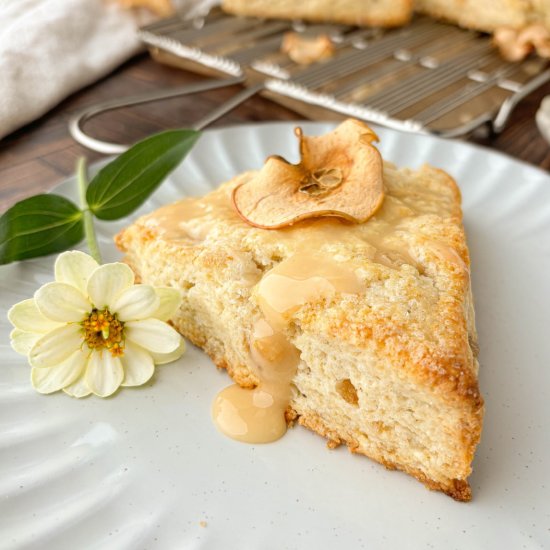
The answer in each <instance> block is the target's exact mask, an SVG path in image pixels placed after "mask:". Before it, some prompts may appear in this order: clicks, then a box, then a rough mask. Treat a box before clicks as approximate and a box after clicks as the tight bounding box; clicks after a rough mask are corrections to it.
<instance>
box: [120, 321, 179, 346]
mask: <svg viewBox="0 0 550 550" xmlns="http://www.w3.org/2000/svg"><path fill="white" fill-rule="evenodd" d="M124 333H125V335H126V338H127V339H128V340H132V342H134V343H135V344H138V345H139V346H141V347H143V348H145V349H146V350H149V351H152V352H154V353H170V352H172V351H174V350H175V349H176V348H177V347H178V346H179V345H180V339H181V336H180V335H179V334H178V333H177V332H176V331H175V330H174V329H173V328H172V327H171V326H170V325H167V324H166V323H164V322H163V321H159V320H158V319H144V320H142V321H128V322H127V323H126V324H125V325H124Z"/></svg>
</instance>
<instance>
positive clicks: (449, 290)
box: [116, 163, 483, 500]
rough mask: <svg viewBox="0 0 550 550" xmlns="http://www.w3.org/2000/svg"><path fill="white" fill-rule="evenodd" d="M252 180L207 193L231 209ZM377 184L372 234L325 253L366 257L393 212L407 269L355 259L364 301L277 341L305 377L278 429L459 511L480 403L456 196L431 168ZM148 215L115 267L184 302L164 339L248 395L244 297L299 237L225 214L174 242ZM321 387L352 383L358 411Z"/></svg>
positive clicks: (333, 310)
mask: <svg viewBox="0 0 550 550" xmlns="http://www.w3.org/2000/svg"><path fill="white" fill-rule="evenodd" d="M249 177H251V174H242V175H241V176H238V177H237V178H235V179H234V180H232V181H231V182H228V183H227V184H224V186H222V187H221V188H220V189H219V190H218V191H215V193H217V194H218V195H217V196H223V194H226V195H228V196H229V195H230V193H231V190H232V189H233V188H234V187H235V186H236V185H239V183H242V182H243V181H246V179H247V178H249ZM384 181H385V188H386V189H385V190H386V199H385V202H384V205H383V207H382V209H381V211H380V212H379V213H377V215H376V216H375V218H374V219H373V221H372V222H371V221H369V222H367V223H366V224H363V225H364V226H365V228H364V231H363V227H358V226H354V229H353V231H354V232H357V234H356V233H353V234H352V237H353V239H351V240H349V239H348V240H347V241H346V242H343V243H341V244H338V243H337V242H334V243H327V244H326V245H324V246H325V249H324V250H325V252H326V253H327V254H338V255H340V256H349V257H350V258H353V259H355V260H356V259H357V258H363V257H364V254H366V251H367V250H368V249H369V248H368V247H369V246H370V245H369V244H368V242H367V241H368V240H369V235H370V233H369V231H370V229H369V227H372V224H376V223H378V222H377V221H376V218H377V216H378V217H379V218H380V220H384V217H385V216H391V215H394V214H395V212H404V214H403V219H402V220H401V221H400V222H399V227H398V229H399V230H398V231H397V232H396V233H395V235H394V237H395V238H396V239H398V240H400V241H402V243H404V244H406V249H407V250H409V251H410V254H411V258H412V259H411V262H412V263H413V264H414V265H407V264H403V265H400V264H399V265H396V266H393V267H392V266H389V267H388V265H382V264H379V263H377V262H376V261H369V260H368V259H366V256H365V260H364V262H363V263H364V269H363V271H364V272H363V275H362V276H363V277H364V278H365V281H366V283H367V284H368V286H367V290H366V292H365V295H361V296H358V295H336V296H334V297H332V298H330V299H327V300H321V301H319V302H316V303H311V304H310V303H308V304H304V305H303V307H301V308H300V309H298V311H297V312H296V313H295V317H294V319H293V323H292V329H291V330H290V332H289V334H288V337H289V339H290V340H291V341H292V342H293V344H294V345H296V347H297V348H298V349H299V350H300V351H301V354H302V359H303V365H302V367H301V368H299V371H298V373H297V375H296V377H295V380H294V383H295V385H296V388H297V394H296V396H295V397H294V398H293V400H292V401H291V405H290V407H291V408H290V409H289V411H288V415H287V416H288V419H289V420H291V421H293V420H297V421H298V422H299V423H300V424H302V425H304V426H306V427H308V428H310V429H312V430H313V431H315V432H317V433H319V434H320V435H322V436H324V437H326V438H328V439H329V440H330V441H332V442H336V443H344V444H346V445H347V446H348V447H349V448H350V449H351V450H352V451H353V452H358V453H362V454H365V455H367V456H369V457H371V458H373V459H374V460H376V461H378V462H380V463H382V464H384V465H385V466H387V467H389V468H397V469H400V470H403V471H405V472H407V473H409V474H410V475H412V476H414V477H416V478H417V479H418V480H420V481H421V482H423V483H424V484H425V485H426V486H427V487H429V488H430V489H437V490H441V491H443V492H445V493H447V494H449V495H450V496H452V497H453V498H455V499H457V500H469V498H470V496H471V492H470V488H469V485H468V482H467V477H468V475H469V474H470V472H471V462H472V459H473V455H474V451H475V448H476V445H477V443H478V441H479V438H480V434H481V426H482V417H483V400H482V398H481V395H480V392H479V388H478V381H477V370H478V364H477V359H476V355H477V336H476V331H475V322H474V314H473V303H472V298H471V289H470V277H469V268H470V259H469V254H468V249H467V246H466V240H465V235H464V229H463V227H462V223H461V218H462V213H461V209H460V192H459V190H458V187H457V185H456V183H455V182H454V181H453V180H452V178H450V177H449V176H448V175H447V174H446V173H444V172H442V171H441V170H437V169H434V168H431V167H429V166H424V167H422V168H421V169H420V170H417V171H413V170H408V169H401V170H398V169H397V168H396V167H395V166H393V165H392V164H391V163H385V166H384ZM159 212H160V211H159ZM159 216H160V214H158V213H153V214H152V215H150V216H146V217H143V218H141V219H139V220H137V222H136V223H134V224H133V225H131V226H130V227H128V228H127V229H125V230H124V231H122V232H121V233H120V234H119V235H118V236H117V237H116V244H117V246H118V247H119V249H120V250H121V251H123V252H125V253H126V259H125V261H127V262H128V264H129V265H130V266H131V267H132V269H133V270H134V271H135V272H136V274H137V275H138V276H139V277H140V279H141V280H142V281H143V282H145V283H152V284H157V285H158V284H162V285H170V286H174V287H176V288H179V289H180V290H182V292H183V294H184V303H183V306H182V308H181V310H180V312H179V313H178V315H177V316H176V318H174V319H173V323H174V325H175V327H176V328H177V329H178V330H179V331H180V332H181V333H182V334H183V335H184V336H186V337H187V338H189V339H190V340H191V341H192V342H193V343H194V344H196V345H198V346H200V347H202V348H203V349H204V350H205V351H206V353H207V354H208V355H209V356H210V357H211V358H212V360H213V361H214V363H215V364H216V365H217V366H218V367H222V368H226V369H227V370H228V372H229V374H230V375H231V377H232V378H233V379H234V380H235V381H236V382H237V383H239V384H241V385H242V386H246V387H252V386H254V385H255V384H256V383H257V378H256V375H255V374H254V368H253V366H252V365H251V363H250V358H249V353H248V348H247V345H248V344H247V334H249V331H250V326H251V323H252V321H253V318H254V316H257V315H258V305H257V304H256V303H255V302H254V297H253V294H252V292H251V288H252V287H253V286H254V284H255V283H256V282H257V281H258V280H259V279H260V278H261V277H262V275H263V273H265V272H266V271H268V270H269V269H270V268H272V267H273V266H274V265H276V264H277V262H279V261H281V260H282V259H284V258H285V257H287V256H288V255H289V254H291V253H292V250H293V246H294V241H295V238H294V235H295V234H294V233H292V232H293V231H294V230H299V231H300V232H301V233H300V234H303V233H302V232H304V231H305V232H307V231H308V227H310V226H308V225H307V224H305V225H303V222H301V223H302V225H300V224H297V226H296V228H292V229H290V230H277V231H275V232H273V231H269V230H262V229H258V228H253V227H250V226H248V225H246V224H245V223H244V222H242V220H240V219H239V218H238V216H236V214H235V217H233V216H232V214H231V213H230V212H229V211H228V213H227V217H224V216H221V217H214V218H209V217H203V218H201V219H200V220H195V221H196V223H191V226H189V227H187V226H186V227H187V228H186V229H185V232H184V233H185V236H184V237H183V238H175V237H174V236H173V235H169V234H167V233H165V232H163V229H162V227H161V226H159V224H158V223H157V221H158V218H159ZM312 223H316V222H312ZM322 223H324V224H329V225H330V224H334V226H335V227H336V226H337V225H338V223H340V222H337V221H333V220H331V221H326V222H322ZM369 223H370V224H371V226H369V225H368V224H369ZM298 226H299V227H298ZM312 227H313V226H312ZM197 231H199V233H200V239H199V240H196V239H195V237H196V232H197ZM187 233H188V234H189V235H191V236H189V235H188V234H187ZM191 237H193V238H191ZM278 237H280V238H278ZM365 243H366V244H365ZM327 379H328V380H332V381H333V382H338V381H341V380H342V379H346V380H348V381H351V382H350V383H352V384H353V385H354V387H355V388H356V390H357V393H358V395H359V403H358V404H357V403H355V404H350V403H347V402H346V401H345V399H342V396H341V395H340V396H339V395H338V393H337V392H336V391H335V390H334V387H333V385H334V384H332V383H331V384H326V383H325V382H327ZM320 388H321V389H320Z"/></svg>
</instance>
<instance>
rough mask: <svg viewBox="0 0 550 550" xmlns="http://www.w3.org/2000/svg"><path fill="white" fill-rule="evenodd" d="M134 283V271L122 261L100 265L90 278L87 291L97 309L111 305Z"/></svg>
mask: <svg viewBox="0 0 550 550" xmlns="http://www.w3.org/2000/svg"><path fill="white" fill-rule="evenodd" d="M133 284H134V273H133V271H132V270H131V269H130V268H129V267H128V266H127V265H126V264H122V263H114V264H105V265H101V266H99V267H98V268H97V269H96V270H94V272H93V273H92V274H91V275H90V278H89V279H88V286H87V293H88V296H89V297H90V300H91V301H92V303H93V304H94V306H95V307H96V308H97V309H104V308H105V307H108V306H110V305H111V304H112V303H113V302H114V300H115V298H116V297H117V296H118V295H119V294H120V293H121V292H122V291H123V290H126V289H127V288H129V287H131V286H132V285H133Z"/></svg>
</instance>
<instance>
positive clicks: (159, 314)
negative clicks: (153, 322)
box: [151, 286, 181, 321]
mask: <svg viewBox="0 0 550 550" xmlns="http://www.w3.org/2000/svg"><path fill="white" fill-rule="evenodd" d="M155 292H156V293H157V296H158V297H159V298H160V305H159V308H158V309H157V311H155V313H153V315H151V317H155V319H160V320H161V321H168V319H172V317H174V315H175V314H176V311H178V308H179V307H180V304H181V293H180V291H179V290H177V289H176V288H170V287H167V286H166V287H155Z"/></svg>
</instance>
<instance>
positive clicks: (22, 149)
mask: <svg viewBox="0 0 550 550" xmlns="http://www.w3.org/2000/svg"><path fill="white" fill-rule="evenodd" d="M202 78H203V77H200V76H198V75H195V74H192V73H189V72H186V71H183V70H180V69H175V68H171V67H167V66H164V65H160V64H158V63H156V62H154V61H153V60H152V59H150V58H149V56H148V55H147V54H142V55H140V56H137V57H136V58H134V59H132V60H131V61H129V62H127V63H126V64H125V65H123V66H122V67H120V68H119V69H118V70H117V71H115V72H114V73H113V74H111V75H109V76H108V77H106V78H104V79H103V80H101V81H99V82H97V83H95V84H94V85H92V86H90V87H88V88H86V89H84V90H82V91H80V92H78V93H76V94H74V95H73V96H71V97H69V98H68V99H66V100H65V101H63V102H62V103H61V104H60V105H58V106H57V107H56V108H55V109H53V110H52V111H51V112H50V113H48V114H47V115H45V116H44V117H42V118H41V119H40V120H38V121H35V122H33V123H31V124H29V125H27V126H25V127H24V128H21V129H20V130H18V131H16V132H14V133H13V134H11V135H10V136H7V137H6V138H4V140H2V141H0V211H3V210H5V209H6V208H8V207H9V206H10V205H11V204H13V203H14V202H16V201H17V200H20V199H22V198H24V197H27V196H29V195H32V194H35V193H38V192H41V191H45V190H48V189H51V188H52V187H53V186H54V185H56V184H57V183H59V182H61V181H62V180H63V179H64V178H66V177H67V176H68V175H71V174H73V173H74V168H75V162H76V159H77V158H78V157H79V156H82V155H84V156H86V157H87V158H88V159H89V161H90V162H91V161H93V160H96V159H98V158H100V157H101V155H99V154H97V153H93V152H91V151H88V150H87V149H84V148H83V147H81V146H79V145H77V144H76V143H75V142H74V141H73V140H72V138H71V137H70V136H69V133H68V131H67V121H68V119H69V117H70V116H71V114H73V113H74V112H75V111H78V110H80V109H82V108H83V107H85V106H88V105H93V104H94V103H97V102H98V101H102V100H105V99H111V98H118V97H124V96H127V95H132V94H137V93H141V92H146V91H151V90H155V89H159V88H161V89H165V88H167V87H173V86H181V85H183V84H187V83H191V82H198V81H200V80H201V79H202ZM236 91H238V88H237V87H234V88H233V89H231V88H226V89H219V90H214V91H210V92H206V93H203V94H200V95H195V96H185V97H180V98H175V99H171V100H165V101H161V102H157V103H149V104H147V105H142V106H137V107H132V108H128V109H123V110H119V111H113V112H111V113H109V114H106V115H103V116H101V117H97V118H96V119H94V120H91V121H90V122H89V123H88V124H87V126H86V129H87V131H89V133H91V134H92V135H94V136H95V137H99V138H102V139H108V140H112V141H119V142H133V141H136V140H138V139H140V138H142V137H145V136H146V135H148V134H151V133H154V132H158V131H161V130H164V129H167V128H174V127H185V126H186V125H189V124H190V123H191V122H192V121H194V120H197V119H198V118H199V117H201V116H202V115H204V114H206V113H208V112H209V111H211V110H212V109H213V108H214V107H215V106H217V105H219V104H220V103H222V102H223V101H225V100H226V99H228V98H229V97H231V96H232V95H233V94H234V93H236ZM548 94H550V83H548V84H547V85H546V86H544V87H543V88H541V89H540V90H538V91H537V92H534V93H533V94H531V95H530V96H529V97H527V98H526V99H525V100H524V101H523V102H522V103H521V104H520V105H519V106H518V108H517V109H516V110H515V112H514V114H513V116H512V119H511V121H510V122H509V125H508V127H507V128H506V130H505V131H504V132H503V133H502V134H500V135H498V136H493V137H489V138H483V139H482V138H477V139H471V141H475V142H477V143H480V144H482V145H484V146H486V147H488V148H490V149H493V150H498V151H502V152H504V153H507V154H509V155H511V156H512V157H515V158H517V159H521V160H523V161H526V162H528V163H531V164H533V165H536V166H539V167H541V168H543V169H546V170H550V146H548V144H547V143H546V142H545V141H544V140H543V138H542V137H541V136H540V134H539V132H538V130H537V127H536V125H535V121H534V115H535V112H536V110H537V108H538V105H539V104H540V101H541V99H542V98H543V97H544V96H545V95H548ZM300 118H301V117H300V116H299V115H297V114H296V113H294V112H292V111H290V110H288V109H286V108H284V107H282V106H279V105H277V104H275V103H273V102H271V101H269V100H267V99H264V98H262V97H254V98H252V99H250V100H249V101H247V102H246V103H245V104H244V105H241V106H240V107H239V108H237V109H236V110H234V111H233V112H231V113H230V114H228V115H227V116H225V117H224V118H222V119H221V120H219V121H217V122H216V123H215V124H213V126H223V125H229V124H238V123H243V122H253V121H267V120H299V119H300Z"/></svg>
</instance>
